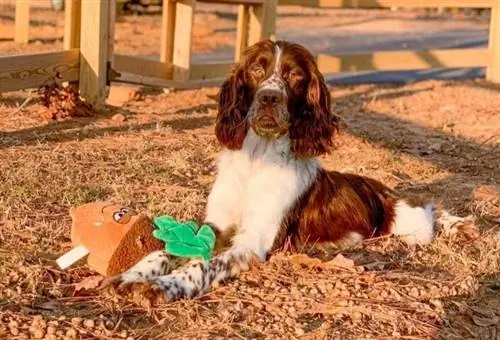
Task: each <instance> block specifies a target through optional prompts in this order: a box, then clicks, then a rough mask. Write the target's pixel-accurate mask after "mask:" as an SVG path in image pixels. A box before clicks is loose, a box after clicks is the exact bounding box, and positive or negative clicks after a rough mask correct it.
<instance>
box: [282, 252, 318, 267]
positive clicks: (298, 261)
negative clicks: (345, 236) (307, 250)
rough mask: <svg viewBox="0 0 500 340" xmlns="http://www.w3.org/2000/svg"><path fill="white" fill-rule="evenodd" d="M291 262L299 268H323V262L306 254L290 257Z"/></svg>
mask: <svg viewBox="0 0 500 340" xmlns="http://www.w3.org/2000/svg"><path fill="white" fill-rule="evenodd" d="M289 259H290V262H291V263H292V264H294V265H297V266H304V267H307V268H320V269H321V268H322V264H323V262H321V260H319V259H316V258H312V257H310V256H308V255H306V254H294V255H291V256H290V257H289Z"/></svg>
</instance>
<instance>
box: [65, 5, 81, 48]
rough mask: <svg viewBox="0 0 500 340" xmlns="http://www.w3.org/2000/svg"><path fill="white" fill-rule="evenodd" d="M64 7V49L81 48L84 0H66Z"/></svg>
mask: <svg viewBox="0 0 500 340" xmlns="http://www.w3.org/2000/svg"><path fill="white" fill-rule="evenodd" d="M64 7H65V8H64V49H65V50H70V49H72V48H80V25H81V20H80V13H81V10H82V0H65V3H64Z"/></svg>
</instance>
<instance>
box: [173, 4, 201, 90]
mask: <svg viewBox="0 0 500 340" xmlns="http://www.w3.org/2000/svg"><path fill="white" fill-rule="evenodd" d="M176 6H177V9H176V20H175V33H174V53H173V58H172V64H173V67H174V70H173V75H172V79H173V80H176V81H188V80H189V67H190V65H191V39H192V36H193V22H194V11H195V6H196V1H195V0H183V1H179V0H177V1H176Z"/></svg>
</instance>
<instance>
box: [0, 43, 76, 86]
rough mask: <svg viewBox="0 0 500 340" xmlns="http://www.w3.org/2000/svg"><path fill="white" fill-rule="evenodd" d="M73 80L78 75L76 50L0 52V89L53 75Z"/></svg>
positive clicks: (47, 79)
mask: <svg viewBox="0 0 500 340" xmlns="http://www.w3.org/2000/svg"><path fill="white" fill-rule="evenodd" d="M57 73H59V74H60V76H61V79H60V80H61V81H76V80H78V78H79V76H80V51H79V50H78V49H73V50H69V51H61V52H50V53H37V54H24V55H13V56H4V57H1V56H0V92H7V91H17V90H22V89H28V88H37V87H39V86H41V85H43V84H46V83H47V82H50V81H51V80H53V79H54V77H55V76H56V74H57Z"/></svg>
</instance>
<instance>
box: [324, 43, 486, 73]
mask: <svg viewBox="0 0 500 340" xmlns="http://www.w3.org/2000/svg"><path fill="white" fill-rule="evenodd" d="M489 56H490V53H489V51H488V49H481V48H478V49H450V50H430V51H394V52H375V53H373V54H357V55H343V56H342V55H339V56H330V55H324V54H321V55H319V56H318V57H317V61H318V67H319V70H320V71H321V72H322V73H325V74H326V73H337V72H355V71H374V70H378V71H403V70H423V69H429V68H461V67H485V66H486V65H488V61H489V59H490V58H489Z"/></svg>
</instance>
